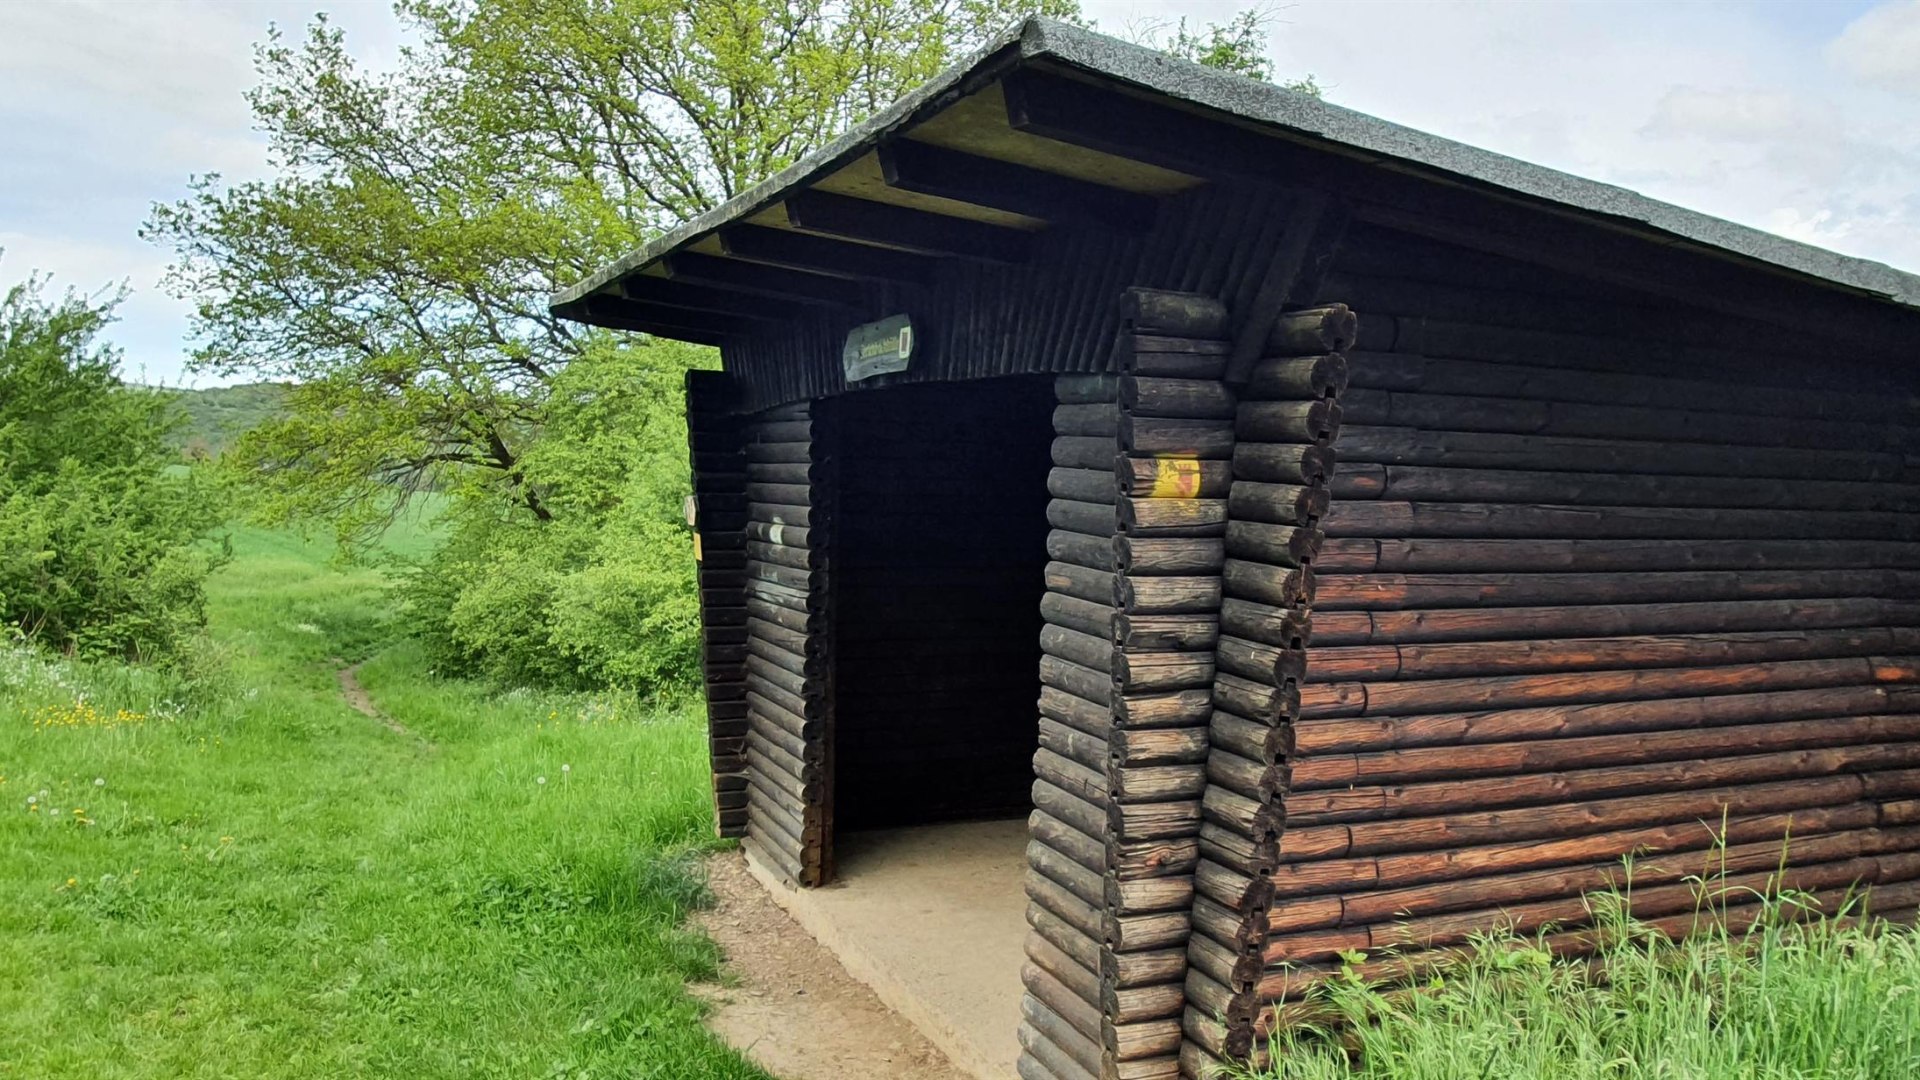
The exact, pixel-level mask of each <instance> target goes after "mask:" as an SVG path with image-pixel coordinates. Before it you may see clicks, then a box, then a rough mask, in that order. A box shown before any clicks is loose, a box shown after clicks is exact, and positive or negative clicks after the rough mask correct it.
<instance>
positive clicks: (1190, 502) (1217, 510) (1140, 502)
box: [1115, 495, 1227, 537]
mask: <svg viewBox="0 0 1920 1080" xmlns="http://www.w3.org/2000/svg"><path fill="white" fill-rule="evenodd" d="M1115 509H1116V510H1117V511H1118V514H1119V521H1120V527H1121V528H1122V529H1124V530H1125V531H1126V532H1127V533H1129V534H1131V535H1134V536H1166V537H1217V536H1221V535H1223V534H1224V533H1225V531H1226V527H1227V501H1226V500H1225V499H1140V498H1134V497H1132V496H1129V495H1122V496H1120V498H1119V501H1118V502H1117V503H1116V504H1115Z"/></svg>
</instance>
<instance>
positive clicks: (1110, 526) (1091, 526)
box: [1047, 499, 1119, 537]
mask: <svg viewBox="0 0 1920 1080" xmlns="http://www.w3.org/2000/svg"><path fill="white" fill-rule="evenodd" d="M1047 524H1048V525H1051V526H1052V527H1054V528H1056V529H1065V530H1066V531H1068V532H1076V533H1084V534H1086V535H1088V536H1100V537H1106V536H1112V535H1113V533H1114V530H1115V529H1116V528H1117V527H1118V525H1119V520H1118V518H1116V517H1115V515H1114V508H1113V507H1112V506H1109V505H1105V504H1102V503H1088V502H1079V501H1077V500H1072V499H1054V500H1052V501H1050V502H1048V503H1047Z"/></svg>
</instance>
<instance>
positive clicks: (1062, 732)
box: [1039, 716, 1107, 772]
mask: <svg viewBox="0 0 1920 1080" xmlns="http://www.w3.org/2000/svg"><path fill="white" fill-rule="evenodd" d="M1039 743H1040V748H1041V749H1042V750H1051V751H1053V752H1054V753H1056V754H1059V755H1060V756H1061V757H1063V758H1066V759H1067V760H1069V761H1072V762H1074V763H1076V764H1078V765H1080V766H1081V767H1082V768H1085V769H1087V770H1089V771H1091V772H1100V771H1102V770H1105V769H1106V767H1107V741H1106V740H1105V739H1101V738H1097V737H1095V736H1092V735H1088V734H1087V733H1086V732H1084V731H1078V730H1076V729H1074V728H1070V727H1068V726H1067V725H1065V724H1062V723H1060V722H1059V721H1057V720H1054V719H1052V718H1050V717H1045V716H1042V717H1040V720H1039Z"/></svg>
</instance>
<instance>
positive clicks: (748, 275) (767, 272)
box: [660, 252, 867, 307]
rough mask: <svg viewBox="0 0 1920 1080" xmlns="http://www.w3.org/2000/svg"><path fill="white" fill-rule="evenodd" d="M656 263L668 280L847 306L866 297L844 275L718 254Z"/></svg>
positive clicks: (690, 255)
mask: <svg viewBox="0 0 1920 1080" xmlns="http://www.w3.org/2000/svg"><path fill="white" fill-rule="evenodd" d="M660 265H661V266H662V267H663V268H664V269H665V270H666V272H667V277H668V278H669V279H671V280H674V281H685V282H690V283H692V284H696V285H709V286H712V287H713V288H716V289H732V290H735V291H738V292H745V293H752V294H755V295H759V296H772V297H776V298H783V299H789V300H800V301H807V302H811V303H817V304H840V305H843V306H847V307H856V306H859V305H861V304H864V303H865V302H866V299H867V294H866V287H865V286H864V285H863V284H861V283H860V282H857V281H852V280H849V279H847V278H842V277H833V276H830V275H827V274H812V273H807V272H805V271H801V270H789V269H786V268H784V267H778V266H763V265H761V264H759V263H750V262H741V261H740V260H738V259H726V258H721V257H720V256H718V255H702V254H698V253H695V252H682V253H680V254H678V255H669V256H667V257H666V258H665V259H662V260H661V263H660Z"/></svg>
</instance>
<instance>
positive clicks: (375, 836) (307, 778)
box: [0, 529, 760, 1080]
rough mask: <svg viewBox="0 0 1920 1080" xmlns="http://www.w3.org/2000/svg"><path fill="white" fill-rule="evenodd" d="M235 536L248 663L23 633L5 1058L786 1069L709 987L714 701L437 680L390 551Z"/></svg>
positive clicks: (7, 886) (19, 1062) (308, 1069)
mask: <svg viewBox="0 0 1920 1080" xmlns="http://www.w3.org/2000/svg"><path fill="white" fill-rule="evenodd" d="M234 546H235V557H234V560H233V562H232V564H231V565H230V566H229V567H228V568H227V569H226V570H224V571H223V572H222V573H221V574H220V575H219V576H218V577H216V579H215V580H214V581H213V582H212V585H211V591H210V599H211V618H212V624H213V633H214V636H215V638H216V640H217V642H218V645H219V647H220V650H221V652H222V653H223V656H224V660H223V664H222V667H223V670H224V672H225V676H224V678H223V679H221V680H217V681H214V682H204V681H203V682H197V683H187V682H184V681H182V680H181V679H178V678H176V677H172V676H166V675H162V674H156V673H153V672H147V671H140V670H136V669H130V668H126V667H122V666H118V665H88V664H76V663H71V662H64V661H57V660H50V659H47V658H46V657H44V656H40V655H36V654H33V653H30V652H27V651H25V650H23V649H19V648H11V647H0V1076H14V1075H18V1076H35V1077H85V1078H88V1080H95V1078H101V1080H114V1078H136V1077H138V1078H149V1077H152V1078H158V1077H268V1076H271V1077H360V1076H367V1077H407V1078H415V1077H446V1078H450V1080H451V1078H460V1080H466V1078H474V1077H481V1078H485V1077H498V1078H502V1080H508V1078H511V1080H522V1078H527V1077H572V1078H584V1077H663V1078H664V1077H718V1078H728V1080H733V1078H742V1080H744V1078H750V1077H758V1076H759V1075H760V1074H759V1073H758V1072H757V1071H756V1070H754V1069H752V1068H751V1067H750V1066H748V1065H746V1064H745V1063H744V1062H743V1061H741V1059H740V1058H739V1057H738V1056H737V1055H735V1054H734V1053H733V1052H732V1051H730V1050H727V1049H726V1048H725V1047H723V1046H721V1045H719V1044H718V1043H717V1042H716V1041H715V1040H713V1039H712V1038H711V1037H710V1036H709V1035H708V1034H707V1033H706V1031H705V1030H704V1029H703V1028H702V1027H701V1026H700V1023H699V1006H698V1004H697V1003H696V1002H695V1001H694V1000H692V999H691V998H690V997H689V996H688V995H687V994H686V993H685V990H684V985H685V983H686V981H687V980H689V979H699V978H706V977H710V976H712V975H713V974H714V973H715V971H716V967H717V960H718V958H717V956H716V955H715V953H714V950H713V947H712V946H711V944H710V943H708V942H707V941H706V940H705V939H703V938H702V937H700V936H699V935H698V934H695V933H692V932H689V931H688V930H686V929H684V928H683V922H684V918H685V915H686V913H687V911H688V910H689V909H690V908H691V907H693V906H695V905H697V904H698V903H699V902H701V900H702V899H703V897H702V889H701V886H700V883H699V878H698V875H697V866H696V865H694V860H695V859H697V857H698V855H699V854H700V853H701V852H702V851H703V850H704V849H705V848H706V847H707V846H708V845H709V844H710V843H711V841H710V840H709V839H708V838H709V836H710V824H709V821H710V810H709V808H708V806H707V796H706V794H705V784H704V778H703V776H702V761H703V750H704V743H703V738H704V734H703V726H702V724H701V722H700V718H699V717H698V716H697V715H695V714H694V713H693V712H692V711H691V710H672V709H668V710H658V709H650V708H643V707H641V706H640V705H638V704H637V703H635V702H633V701H631V700H630V699H625V698H619V697H587V696H566V695H539V694H505V695H500V694H494V693H491V692H489V691H487V690H486V689H484V688H482V687H478V686H474V685H471V684H468V683H465V682H461V681H458V680H448V679H442V678H438V677H436V676H434V675H433V674H432V673H431V672H430V671H429V670H428V669H427V665H426V664H425V662H424V661H423V660H422V659H421V657H420V655H419V653H418V651H417V650H416V649H414V648H413V647H411V646H410V645H408V644H406V643H404V641H401V640H400V639H399V638H398V637H397V630H398V628H397V627H396V626H395V625H393V616H392V614H391V605H390V604H389V602H388V599H387V596H388V594H387V592H386V586H385V582H384V580H383V579H382V578H381V576H380V575H379V574H378V573H377V572H374V571H371V570H367V569H363V568H354V567H347V566H342V565H339V564H337V563H335V562H334V561H332V559H331V554H332V553H331V550H330V549H329V548H328V546H327V545H325V544H322V543H314V542H308V541H304V540H301V539H299V538H297V537H292V536H289V535H286V534H282V533H275V532H266V531H261V530H251V529H241V530H237V531H236V534H235V545H234ZM335 658H339V659H340V660H344V661H347V662H350V663H352V662H359V663H361V666H360V668H359V678H360V681H361V682H362V683H363V685H364V686H365V687H366V688H367V689H368V690H369V691H370V692H371V694H372V696H373V699H374V701H375V703H376V704H377V705H378V706H379V707H380V709H382V710H383V711H384V712H386V713H387V714H388V715H389V716H391V717H392V718H394V719H395V720H397V721H399V722H400V723H402V724H404V725H405V726H406V727H407V728H408V729H409V731H410V732H411V733H412V734H411V735H410V736H408V735H400V734H396V733H395V732H393V731H391V730H389V729H388V728H387V727H385V726H383V725H381V724H380V723H378V722H376V721H374V720H371V719H369V718H368V717H365V716H362V715H360V714H359V713H356V712H354V711H352V710H351V709H349V708H348V707H347V705H346V704H345V702H344V701H343V700H342V698H341V695H340V690H339V685H338V681H337V679H338V676H337V670H338V668H339V666H340V665H339V663H337V662H336V660H335ZM42 720H46V721H49V722H47V723H41V722H40V721H42Z"/></svg>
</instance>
